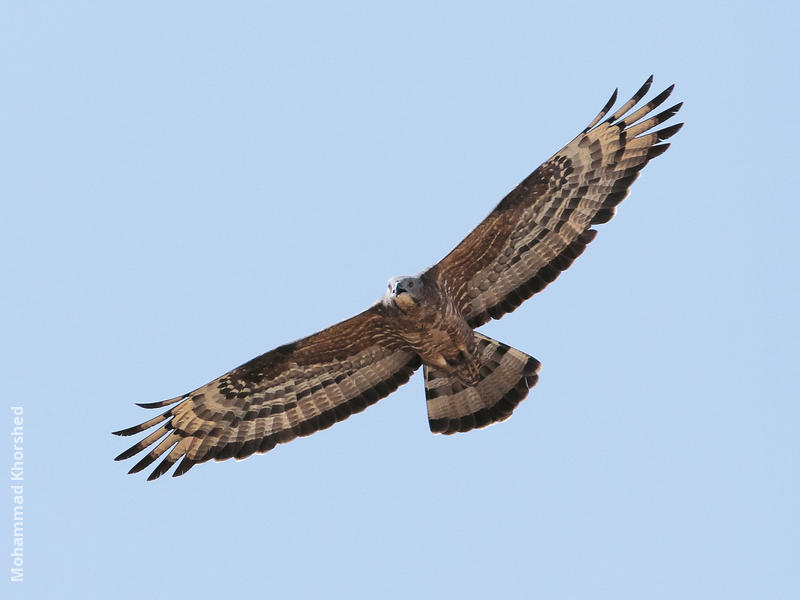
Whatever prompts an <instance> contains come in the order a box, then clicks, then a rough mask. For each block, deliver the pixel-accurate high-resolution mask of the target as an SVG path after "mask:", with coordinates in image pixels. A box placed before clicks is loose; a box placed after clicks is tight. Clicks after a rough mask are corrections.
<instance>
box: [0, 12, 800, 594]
mask: <svg viewBox="0 0 800 600" xmlns="http://www.w3.org/2000/svg"><path fill="white" fill-rule="evenodd" d="M382 4H384V5H385V6H386V8H384V7H379V6H377V3H374V2H371V3H363V4H355V3H348V2H344V3H340V2H336V3H322V2H317V3H293V4H291V5H290V4H289V3H283V4H280V5H276V4H274V3H266V2H241V3H235V4H231V3H209V2H170V3H163V2H159V3H155V2H137V3H121V2H115V3H103V2H69V3H58V4H56V3H43V2H15V3H6V6H5V8H4V11H3V12H4V17H3V18H2V21H1V22H0V56H1V57H2V58H1V60H0V81H2V92H1V93H0V140H2V141H0V160H1V161H2V176H1V177H0V198H1V201H2V236H0V249H1V250H2V265H3V268H2V273H3V280H4V282H5V286H4V288H3V289H4V291H3V293H2V295H0V315H1V316H0V319H1V320H2V321H1V322H2V339H3V343H2V345H0V365H2V366H0V369H1V370H2V376H3V380H4V382H5V385H4V392H3V402H4V405H5V408H4V416H3V421H2V424H0V431H2V432H6V431H11V429H12V416H13V415H12V414H11V410H10V407H12V406H23V407H24V468H25V470H24V519H25V520H24V527H25V529H24V536H25V537H24V544H25V545H24V561H25V562H24V569H25V571H24V573H25V575H24V576H25V581H24V583H22V584H11V583H10V582H9V581H8V575H9V568H10V566H11V559H10V557H8V554H10V553H11V551H12V543H13V540H12V533H11V531H12V529H11V527H12V494H11V491H10V489H9V486H8V485H6V486H3V488H4V489H6V490H7V491H6V492H4V493H3V494H2V496H0V523H2V525H0V556H3V557H6V558H2V559H0V564H2V569H0V572H1V573H2V579H3V582H2V587H0V590H4V591H0V595H3V597H6V598H12V597H13V598H54V597H59V598H105V597H108V596H109V595H110V596H111V597H114V598H142V597H153V598H177V597H197V598H204V597H212V596H217V597H228V598H235V597H242V598H244V597H269V598H281V597H283V598H290V597H291V598H294V597H304V596H307V597H320V598H321V597H325V598H348V599H349V598H359V597H363V598H404V599H405V598H443V597H458V598H462V599H470V598H484V599H485V598H556V599H560V598H593V599H600V598H614V599H620V598H632V599H633V598H636V599H639V598H648V599H660V598H664V599H675V598H703V599H706V598H726V599H731V598H798V597H800V570H799V569H798V557H799V556H800V517H799V516H798V515H799V514H800V511H798V508H800V488H799V487H798V486H799V484H798V472H799V469H798V467H799V466H800V464H799V463H800V442H798V425H800V402H798V400H800V393H798V391H797V390H798V388H797V376H798V371H799V369H798V361H799V360H800V352H799V351H798V338H800V326H799V325H798V316H797V313H798V307H800V285H799V284H798V262H799V261H798V247H797V241H796V240H797V237H798V236H797V226H798V221H799V220H800V209H798V203H799V202H800V200H799V199H798V189H800V177H798V166H797V162H798V149H797V148H798V141H797V140H798V133H800V132H799V131H798V125H797V123H798V119H797V99H798V97H800V87H799V82H800V78H798V66H797V65H798V60H799V59H800V45H798V40H797V23H798V21H800V14H798V9H797V8H796V3H790V2H783V3H770V2H760V3H752V2H718V3H694V2H693V3H682V2H678V3H676V4H669V3H668V4H664V3H659V4H654V5H652V6H647V5H646V4H645V5H643V4H642V3H641V2H634V3H623V4H618V5H615V4H613V3H612V4H607V3H571V2H557V3H538V2H537V3H533V2H531V3H503V4H502V5H498V6H489V5H488V4H477V5H476V4H472V3H465V2H457V3H441V4H437V5H435V6H434V5H432V4H430V3H416V2H410V3H408V2H407V3H401V4H398V3H392V4H391V7H389V4H388V3H382ZM651 73H654V74H655V78H656V82H655V86H654V90H655V91H658V90H660V89H662V88H663V87H666V86H667V85H669V84H670V83H673V82H675V83H676V84H677V87H676V91H675V97H676V98H677V99H678V100H684V101H685V103H686V104H685V106H684V108H683V110H682V111H681V117H682V119H683V120H684V121H685V122H686V126H685V127H684V129H683V130H682V131H681V132H680V134H679V135H677V136H676V137H675V138H674V139H673V140H672V141H673V142H674V143H673V147H672V148H671V149H670V151H669V152H667V153H666V154H665V155H664V156H663V157H661V158H659V159H658V160H657V161H654V162H653V163H652V164H651V165H649V166H648V167H647V168H646V169H645V171H644V172H643V175H642V177H641V178H640V179H639V180H638V181H637V182H636V184H635V185H634V187H633V191H632V194H631V196H630V197H629V198H628V199H627V200H626V201H625V202H624V203H623V204H622V205H621V207H620V211H619V213H618V215H617V217H616V218H615V219H614V220H613V221H611V222H610V223H609V224H607V225H604V226H602V227H601V231H600V234H599V236H598V238H597V240H596V241H595V242H594V243H593V244H592V245H591V246H590V247H589V248H588V250H587V252H586V254H584V255H583V256H582V257H581V258H580V260H579V261H577V262H576V263H575V265H573V267H572V268H571V269H570V270H569V271H568V272H567V273H566V274H564V275H563V276H562V277H561V278H560V279H559V280H558V281H557V282H556V283H555V284H554V285H552V286H551V287H550V288H548V289H547V290H546V291H545V292H544V293H542V294H540V295H537V296H536V297H535V298H534V299H532V300H530V301H528V302H527V303H526V304H525V305H524V306H523V307H521V308H520V309H518V310H517V311H516V312H515V313H513V314H511V315H508V316H506V317H505V318H503V319H502V321H498V322H493V323H491V324H488V325H486V326H485V327H484V328H483V331H484V332H485V333H486V334H488V335H491V336H492V337H494V338H497V339H500V340H503V341H505V342H507V343H509V344H511V345H513V346H515V347H517V348H520V349H522V350H524V351H526V352H528V353H530V354H532V355H533V356H536V357H537V358H539V359H540V360H541V361H542V363H543V368H542V373H541V380H540V383H539V385H538V386H537V387H536V388H535V390H534V391H533V392H532V393H531V395H530V396H529V397H528V399H527V400H526V401H525V402H523V403H522V405H521V406H520V407H519V408H518V409H517V411H516V412H515V414H514V416H513V417H512V418H511V419H510V420H509V421H507V422H505V423H503V424H500V425H497V426H494V427H490V428H488V429H486V430H481V431H476V432H473V433H470V434H466V435H462V436H453V437H442V436H433V435H431V434H430V432H429V431H428V425H427V420H426V413H425V402H424V392H423V385H422V380H421V376H420V375H415V376H414V378H413V379H412V380H411V381H410V383H409V384H408V385H406V386H404V387H403V388H401V389H400V390H399V391H398V392H396V393H395V394H393V395H392V396H390V397H389V398H387V399H385V400H383V401H381V402H380V403H378V404H377V405H376V406H374V407H372V408H370V409H369V410H367V411H366V412H365V413H363V414H360V415H358V416H355V417H353V418H351V419H349V420H348V421H346V422H344V423H341V424H338V425H337V426H335V427H333V428H331V429H329V430H327V431H324V432H321V433H319V434H317V435H314V436H312V437H310V438H307V439H302V440H299V441H296V442H294V443H292V444H289V445H286V446H283V447H279V448H278V449H276V450H275V451H273V452H271V453H269V454H267V455H265V456H258V457H254V458H250V459H248V460H246V461H243V462H239V463H235V462H233V461H229V462H225V463H220V464H216V463H211V464H206V465H201V466H198V467H196V468H195V469H193V470H192V471H191V473H189V474H188V475H187V476H186V477H182V478H180V479H172V478H169V477H164V478H162V479H160V480H158V481H157V482H156V483H146V482H145V477H143V476H141V475H140V476H128V475H126V471H127V469H128V468H129V467H130V462H128V463H124V464H121V463H115V462H113V460H112V459H113V457H114V456H115V455H117V454H118V453H119V452H121V451H122V450H124V449H125V448H126V447H127V446H128V444H129V439H120V438H116V437H114V436H112V435H111V434H110V432H111V431H113V430H116V429H119V428H122V427H126V426H129V425H132V424H134V423H136V422H139V421H141V420H143V419H144V418H145V416H146V415H147V413H146V412H145V411H143V410H141V409H139V408H137V407H135V406H134V402H152V401H156V400H161V399H163V398H167V397H171V396H175V395H177V394H180V393H183V392H185V391H188V390H190V389H194V388H195V387H197V386H199V385H201V384H203V383H205V382H207V381H209V380H210V379H213V378H214V377H216V376H218V375H220V374H221V373H223V372H225V371H227V370H228V369H230V368H232V367H234V366H236V365H238V364H240V363H242V362H244V361H246V360H248V359H250V358H251V357H253V356H255V355H257V354H260V353H262V352H264V351H266V350H269V349H271V348H273V347H275V346H277V345H280V344H282V343H285V342H288V341H291V340H293V339H296V338H299V337H301V336H304V335H306V334H309V333H312V332H314V331H316V330H318V329H320V328H322V327H325V326H327V325H330V324H332V323H334V322H336V321H339V320H341V319H344V318H346V317H348V316H350V315H352V314H354V313H356V312H357V311H360V310H361V309H363V308H364V307H366V306H368V305H369V304H371V303H372V302H373V301H374V300H375V299H376V298H377V297H378V296H380V295H381V294H382V292H383V288H384V286H385V282H386V280H387V279H388V278H389V277H391V276H393V275H397V274H403V273H413V272H416V271H418V270H420V269H423V268H425V267H427V266H428V265H430V264H432V263H433V262H435V261H437V260H438V259H439V258H441V257H442V256H444V254H445V253H446V252H447V251H448V250H449V249H450V248H452V247H453V245H454V244H456V243H457V242H458V241H459V240H460V239H461V238H462V237H463V236H464V235H465V234H466V233H467V232H468V231H470V230H471V229H472V228H473V227H474V226H475V225H476V224H477V223H478V222H479V221H480V219H482V218H483V217H484V216H485V215H486V214H487V213H488V212H489V210H491V208H492V207H493V206H494V205H495V204H496V203H497V201H499V200H500V198H501V197H502V196H503V195H504V194H505V193H506V192H507V191H508V190H509V189H511V188H512V187H513V186H514V185H516V184H517V183H518V182H519V181H520V180H521V179H522V178H523V177H524V176H525V175H526V174H527V173H529V172H530V171H531V170H533V168H535V167H536V166H538V165H539V164H540V162H541V161H542V160H544V159H545V158H547V157H548V156H550V155H551V154H552V153H553V152H554V151H555V150H557V149H558V148H559V147H561V146H562V145H563V144H564V143H566V142H567V141H569V140H570V139H571V138H572V137H573V136H574V135H575V134H576V133H577V132H578V131H580V130H581V129H582V128H583V127H584V125H586V124H587V123H588V121H589V120H590V119H591V118H592V117H593V116H594V115H595V113H596V112H597V111H598V110H599V108H600V107H601V106H602V105H603V104H604V102H605V101H606V99H607V98H608V96H609V95H610V93H611V92H612V91H613V89H614V88H615V87H617V86H619V88H620V93H621V95H622V96H627V95H629V94H631V93H633V92H634V91H635V90H636V89H637V88H638V87H639V85H640V84H641V83H642V82H643V81H644V80H645V78H646V77H647V76H648V75H650V74H651ZM656 88H657V89H656ZM3 437H4V438H5V441H4V442H3V443H2V444H0V448H4V449H3V450H2V452H0V457H2V459H0V460H2V461H3V464H5V463H6V462H7V463H8V464H9V465H10V464H11V462H12V460H13V456H12V454H13V453H12V450H13V448H12V436H9V435H7V434H4V435H3ZM7 483H8V482H7ZM5 590H8V591H7V592H6V591H5Z"/></svg>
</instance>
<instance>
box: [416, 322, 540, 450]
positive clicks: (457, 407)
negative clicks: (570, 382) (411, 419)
mask: <svg viewBox="0 0 800 600" xmlns="http://www.w3.org/2000/svg"><path fill="white" fill-rule="evenodd" d="M475 336H476V338H477V341H478V352H477V356H478V357H480V361H481V366H480V371H479V377H480V378H479V380H478V382H477V383H476V384H474V385H471V386H470V385H466V384H465V383H463V382H462V381H461V380H460V379H459V378H458V377H456V376H452V375H447V374H445V373H443V372H441V371H439V370H437V369H433V368H429V367H427V366H425V368H424V374H425V398H426V400H427V404H428V422H429V424H430V427H431V431H432V432H434V433H444V434H446V435H449V434H451V433H456V432H463V431H469V430H471V429H476V428H479V427H486V426H487V425H490V424H492V423H496V422H499V421H504V420H506V419H507V418H508V417H510V416H511V413H512V412H513V411H514V409H515V408H516V407H517V405H518V404H519V403H520V402H522V400H523V399H525V397H526V396H527V395H528V392H529V391H530V389H531V388H532V387H533V386H534V385H536V382H537V381H538V379H539V376H538V375H537V373H538V372H539V367H540V366H541V365H540V363H539V361H538V360H536V359H535V358H533V357H532V356H528V355H527V354H525V353H524V352H520V351H519V350H517V349H515V348H511V347H510V346H507V345H506V344H504V343H502V342H498V341H496V340H493V339H492V338H490V337H486V336H485V335H482V334H480V333H475Z"/></svg>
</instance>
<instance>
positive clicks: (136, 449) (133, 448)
mask: <svg viewBox="0 0 800 600" xmlns="http://www.w3.org/2000/svg"><path fill="white" fill-rule="evenodd" d="M142 450H143V449H142V448H139V444H136V445H134V446H131V447H130V448H128V449H127V450H125V452H122V453H120V454H119V455H118V456H116V457H115V458H114V460H127V459H129V458H130V457H131V456H135V455H136V454H139V452H141V451H142Z"/></svg>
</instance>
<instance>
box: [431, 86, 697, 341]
mask: <svg viewBox="0 0 800 600" xmlns="http://www.w3.org/2000/svg"><path fill="white" fill-rule="evenodd" d="M652 81H653V78H652V76H651V77H650V78H649V79H648V80H647V81H646V82H645V84H644V85H643V86H642V87H641V89H640V90H639V91H638V92H636V94H635V95H634V96H633V98H631V99H630V100H629V101H628V102H626V103H625V104H624V105H623V106H622V107H621V108H620V109H619V110H618V111H616V112H615V113H614V114H613V115H612V116H611V117H610V118H608V119H606V120H605V121H603V118H604V117H605V116H606V114H607V113H608V112H609V110H610V109H611V107H612V106H613V104H614V102H615V101H616V98H617V92H616V91H615V92H614V94H613V95H612V96H611V99H610V100H609V101H608V103H607V104H606V105H605V107H603V110H602V111H600V114H599V115H597V117H595V119H594V120H593V121H592V122H591V123H590V124H589V126H588V127H586V129H584V130H583V131H582V132H581V134H580V135H579V136H578V137H576V138H575V139H574V140H572V141H571V142H570V143H569V144H567V145H566V146H565V147H564V148H562V149H561V150H559V151H558V152H557V153H556V154H555V155H554V156H553V157H552V158H550V159H549V160H548V161H547V162H545V163H544V164H543V165H542V166H540V167H539V168H538V169H536V170H535V171H534V172H533V173H531V174H530V175H529V176H528V177H527V178H526V179H525V180H524V181H523V182H522V183H520V184H519V185H518V186H517V187H516V188H515V189H514V190H512V191H511V192H510V193H509V194H508V195H507V196H506V197H505V198H504V199H503V200H502V201H501V202H500V204H499V205H498V206H497V207H496V208H495V209H494V210H493V211H492V212H491V213H490V214H489V216H488V217H487V218H486V219H485V220H484V221H483V222H482V223H481V224H480V225H478V227H477V228H475V229H474V230H473V231H472V232H471V233H470V234H469V235H468V236H467V237H466V239H464V241H462V242H461V243H460V244H459V245H458V246H457V247H456V248H455V249H454V250H453V251H452V252H451V253H450V254H448V255H447V256H446V257H445V258H444V259H443V260H442V261H440V262H439V263H438V264H436V265H434V266H433V267H432V268H431V270H430V273H431V275H433V276H435V277H436V278H437V280H438V281H439V283H440V284H441V285H444V286H445V287H446V288H447V289H448V290H449V293H450V294H452V296H453V297H454V298H456V301H457V303H458V305H459V308H460V309H461V311H462V314H463V315H464V316H465V318H466V319H467V321H469V323H470V325H471V326H472V327H477V326H479V325H481V324H483V323H486V322H487V321H489V319H490V318H495V319H499V318H500V317H502V316H503V315H504V314H505V313H507V312H511V311H513V310H514V309H515V308H516V307H517V306H519V305H520V304H521V303H522V301H523V300H526V299H527V298H530V297H531V296H532V295H533V294H535V293H536V292H539V291H541V290H542V289H544V287H545V286H547V284H548V283H550V282H551V281H553V280H554V279H555V278H556V277H558V275H559V274H560V273H561V271H563V270H565V269H566V268H567V267H569V266H570V265H571V264H572V261H573V260H575V258H577V257H578V256H579V255H580V254H581V253H582V252H583V250H584V248H585V247H586V245H587V244H588V243H589V242H591V241H592V240H593V239H594V236H595V234H596V231H595V230H594V229H591V226H592V225H596V224H598V223H605V222H606V221H608V220H609V219H611V217H613V216H614V211H615V207H616V205H617V204H619V203H620V202H621V201H622V200H623V199H624V198H625V197H626V196H627V195H628V191H629V188H630V186H631V184H632V183H633V181H634V180H635V179H636V178H637V177H638V175H639V171H641V170H642V168H643V167H644V166H645V165H646V164H647V163H648V161H650V159H652V158H654V157H656V156H658V155H660V154H662V153H663V152H664V151H665V150H666V149H667V148H668V147H669V144H660V143H659V142H661V141H663V140H666V139H667V138H669V137H670V136H672V135H674V134H675V133H676V132H677V131H678V130H679V129H680V128H681V126H682V125H683V124H682V123H679V124H676V125H671V126H669V127H664V128H663V129H660V130H657V131H650V130H651V129H653V128H654V127H656V126H658V125H659V124H661V123H663V122H664V121H666V120H667V119H669V118H670V117H672V116H673V115H674V114H675V113H676V112H678V109H680V107H681V104H682V103H679V104H676V105H674V106H672V107H670V108H668V109H666V110H664V111H662V112H660V113H658V114H656V115H655V116H648V115H649V114H650V113H651V112H652V111H653V110H654V109H655V108H656V107H658V106H659V105H661V104H662V103H663V102H664V101H665V100H666V99H667V97H669V95H670V93H671V92H672V89H673V87H674V86H670V87H668V88H667V89H666V90H664V91H663V92H662V93H661V94H659V95H658V96H656V97H655V98H653V99H652V100H651V101H650V102H648V103H647V104H645V105H644V106H642V107H641V108H639V109H638V110H633V109H634V107H635V106H636V104H637V103H638V102H639V101H640V100H641V99H642V98H643V97H644V95H645V94H646V93H647V91H648V90H649V89H650V84H651V83H652ZM632 110H633V112H630V111H632ZM645 117H647V118H645ZM642 119H644V120H642ZM601 121H602V122H601Z"/></svg>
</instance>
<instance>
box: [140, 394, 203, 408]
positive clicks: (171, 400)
mask: <svg viewBox="0 0 800 600" xmlns="http://www.w3.org/2000/svg"><path fill="white" fill-rule="evenodd" d="M189 395H190V394H185V395H183V396H177V397H175V398H168V399H167V400H160V401H159V402H137V403H136V406H141V407H142V408H163V407H164V406H169V405H170V404H175V403H176V402H180V401H181V400H183V399H184V398H187V397H188V396H189Z"/></svg>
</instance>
